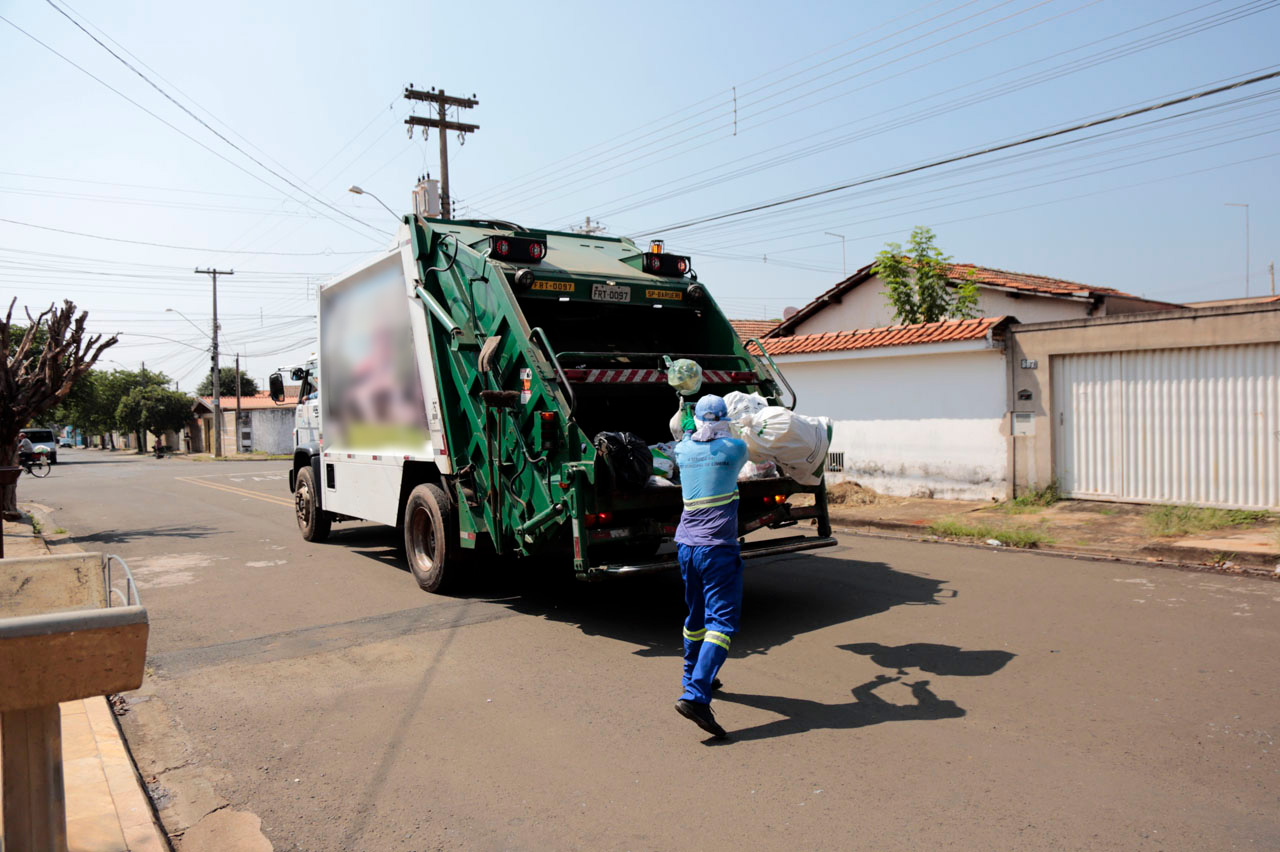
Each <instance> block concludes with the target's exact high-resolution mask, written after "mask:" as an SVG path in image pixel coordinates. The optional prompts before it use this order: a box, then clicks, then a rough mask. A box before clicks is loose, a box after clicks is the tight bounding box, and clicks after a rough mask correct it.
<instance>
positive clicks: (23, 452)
mask: <svg viewBox="0 0 1280 852" xmlns="http://www.w3.org/2000/svg"><path fill="white" fill-rule="evenodd" d="M35 453H36V446H35V444H33V443H31V439H30V438H28V437H27V435H26V433H25V432H19V433H18V464H20V465H21V466H22V467H24V468H25V469H26V471H27V473H30V472H31V460H32V459H34V458H35Z"/></svg>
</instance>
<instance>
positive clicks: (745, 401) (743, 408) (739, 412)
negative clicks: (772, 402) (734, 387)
mask: <svg viewBox="0 0 1280 852" xmlns="http://www.w3.org/2000/svg"><path fill="white" fill-rule="evenodd" d="M768 406H769V400H767V399H765V398H764V397H762V396H761V395H760V394H758V393H743V392H742V391H730V392H729V393H727V394H725V395H724V407H725V408H727V409H729V419H730V420H733V421H737V420H739V419H740V418H742V417H745V416H746V415H748V414H755V413H756V412H757V411H759V410H761V409H762V408H768Z"/></svg>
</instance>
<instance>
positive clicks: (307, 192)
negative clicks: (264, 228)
mask: <svg viewBox="0 0 1280 852" xmlns="http://www.w3.org/2000/svg"><path fill="white" fill-rule="evenodd" d="M45 2H46V3H48V4H49V5H50V6H52V7H53V8H54V9H55V10H57V12H58V14H60V15H62V17H64V18H66V19H67V20H68V21H70V22H71V23H72V24H74V25H75V27H76V29H78V30H80V32H82V33H84V34H85V35H87V36H88V37H89V38H91V39H93V41H94V43H95V44H97V45H98V46H99V47H101V48H102V49H103V50H105V51H106V52H107V53H110V54H111V55H112V56H114V57H115V58H116V59H117V60H118V61H119V62H120V64H121V65H123V66H124V67H126V68H128V69H129V70H130V71H132V72H133V73H134V74H137V75H138V76H139V77H141V78H142V80H143V81H144V82H146V83H147V85H149V86H151V88H153V89H155V90H156V91H157V92H159V93H160V94H161V95H163V96H164V97H165V98H166V99H167V100H168V101H169V102H170V103H172V104H173V105H174V106H176V107H177V108H178V109H180V110H182V111H183V112H185V113H186V114H187V115H189V116H191V117H192V118H193V119H195V120H196V121H197V122H199V123H200V125H201V126H202V127H204V128H205V129H206V130H208V131H209V132H210V133H212V134H213V135H214V136H217V137H218V138H219V139H221V140H222V141H223V142H225V143H227V144H228V145H230V146H231V147H232V148H234V149H236V150H237V151H239V152H240V153H241V154H242V155H243V156H245V157H248V158H249V159H250V160H252V161H253V162H255V163H257V164H258V166H260V167H261V168H263V169H265V170H266V171H268V172H270V173H271V174H273V175H275V177H276V178H277V179H279V180H282V181H284V182H285V183H287V184H288V185H289V186H291V187H293V188H294V189H296V190H297V191H298V192H301V193H302V194H303V195H305V196H307V197H308V198H310V199H312V200H313V201H315V202H316V203H317V204H320V205H322V206H324V207H327V208H328V209H330V210H332V211H333V212H334V213H337V214H338V215H339V216H345V217H346V218H348V219H350V220H351V221H352V222H356V223H358V224H360V225H364V226H365V227H366V228H369V229H370V230H373V231H376V232H377V233H379V234H385V233H386V232H385V231H383V230H381V229H379V228H377V227H375V226H373V225H370V224H369V223H368V222H366V221H364V220H363V219H357V218H356V217H355V216H352V215H351V214H350V213H348V212H347V211H345V210H341V209H339V208H337V207H335V206H333V205H332V204H330V203H329V202H327V201H325V200H324V199H323V198H320V197H319V196H318V195H315V194H314V193H312V192H311V191H310V190H308V189H304V188H303V187H301V186H299V185H298V184H296V183H294V182H293V181H292V180H290V179H289V178H287V177H285V176H284V175H282V174H280V173H279V172H278V171H276V170H275V169H273V168H271V167H270V166H268V165H267V164H266V163H264V162H262V161H261V160H259V159H258V158H257V157H255V156H254V155H253V154H250V153H249V152H248V151H246V150H245V149H243V148H241V147H240V146H239V145H237V144H236V143H235V142H233V141H231V140H230V139H228V138H227V137H226V136H224V135H223V134H222V133H221V132H220V131H218V130H217V129H216V128H215V127H214V126H213V125H211V124H209V122H207V121H205V120H204V119H203V118H201V117H200V116H198V115H196V114H195V113H194V112H192V111H191V110H190V109H188V108H187V106H186V105H185V104H183V103H182V102H180V101H179V100H178V99H177V98H175V97H173V95H170V94H169V93H168V92H166V91H165V90H164V89H163V88H162V87H161V86H160V84H158V83H156V82H155V81H154V80H152V79H151V78H150V77H148V76H147V75H146V74H143V73H142V72H141V71H139V70H138V69H137V68H135V67H134V66H133V65H132V64H131V63H130V62H129V60H127V59H125V58H124V57H123V56H121V55H120V54H118V53H116V52H115V51H114V50H112V49H111V48H110V47H109V46H108V45H107V44H106V43H105V42H103V41H102V39H100V38H98V37H97V36H96V35H94V34H93V33H91V32H89V31H88V30H87V29H85V27H84V26H83V25H82V24H81V23H80V22H79V21H77V20H76V19H75V18H73V17H71V16H70V15H69V14H67V12H66V11H65V10H64V9H63V8H62V7H61V6H59V5H58V4H57V3H54V2H53V0H45ZM255 147H256V146H255Z"/></svg>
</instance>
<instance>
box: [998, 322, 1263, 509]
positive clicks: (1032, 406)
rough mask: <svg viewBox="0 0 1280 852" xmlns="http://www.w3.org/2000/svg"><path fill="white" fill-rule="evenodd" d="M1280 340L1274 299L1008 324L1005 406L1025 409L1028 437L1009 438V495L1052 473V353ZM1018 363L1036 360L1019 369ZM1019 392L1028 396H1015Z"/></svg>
mask: <svg viewBox="0 0 1280 852" xmlns="http://www.w3.org/2000/svg"><path fill="white" fill-rule="evenodd" d="M1277 340H1280V304H1269V305H1233V306H1225V307H1218V308H1201V309H1184V310H1174V311H1161V312H1159V313H1146V314H1128V315H1122V316H1110V317H1101V318H1097V319H1091V320H1088V321H1083V322H1081V321H1074V322H1056V323H1040V324H1035V325H1027V324H1021V325H1014V326H1011V327H1010V328H1009V350H1008V351H1009V358H1008V365H1009V374H1008V384H1009V386H1008V392H1009V399H1010V401H1011V402H1010V407H1011V410H1012V411H1013V412H1014V413H1015V414H1016V413H1019V412H1021V413H1030V414H1031V415H1032V418H1031V420H1032V422H1031V426H1030V431H1031V432H1032V434H1029V435H1021V436H1019V435H1013V436H1011V437H1010V441H1009V443H1010V449H1009V463H1010V481H1011V482H1012V488H1013V493H1014V494H1015V495H1017V494H1023V493H1026V492H1028V491H1034V490H1038V489H1041V488H1044V487H1046V486H1047V485H1049V484H1050V483H1051V482H1052V481H1053V479H1054V470H1055V468H1054V458H1053V446H1054V440H1053V439H1054V429H1055V428H1056V426H1057V424H1056V423H1054V422H1053V421H1052V418H1051V416H1050V414H1051V412H1052V411H1053V400H1052V399H1051V398H1050V394H1051V389H1052V387H1053V384H1052V377H1051V375H1050V370H1051V369H1052V364H1053V356H1055V355H1075V354H1082V353H1095V352H1126V351H1135V350H1153V349H1174V348H1182V347H1198V346H1228V345H1239V344H1249V343H1272V342H1275V341H1277ZM1024 362H1034V366H1028V367H1023V366H1022V364H1023V363H1024ZM1019 392H1023V395H1024V396H1025V395H1026V394H1027V393H1029V394H1030V399H1018V395H1019Z"/></svg>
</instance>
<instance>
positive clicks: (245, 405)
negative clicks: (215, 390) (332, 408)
mask: <svg viewBox="0 0 1280 852" xmlns="http://www.w3.org/2000/svg"><path fill="white" fill-rule="evenodd" d="M200 401H201V402H203V403H204V404H205V405H208V406H210V407H212V406H213V397H211V396H202V397H200ZM218 404H219V405H220V406H222V410H223V411H227V410H230V409H234V408H235V407H236V398H235V397H234V396H224V397H221V398H219V400H218ZM297 404H298V395H297V394H296V393H295V394H293V395H292V396H288V395H286V396H285V398H284V402H282V403H280V404H279V405H276V403H275V400H273V399H272V398H271V395H270V394H269V393H267V392H265V391H263V392H261V393H256V394H254V395H253V396H242V397H240V409H241V410H242V411H248V410H253V409H257V408H287V407H289V406H290V405H297Z"/></svg>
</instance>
